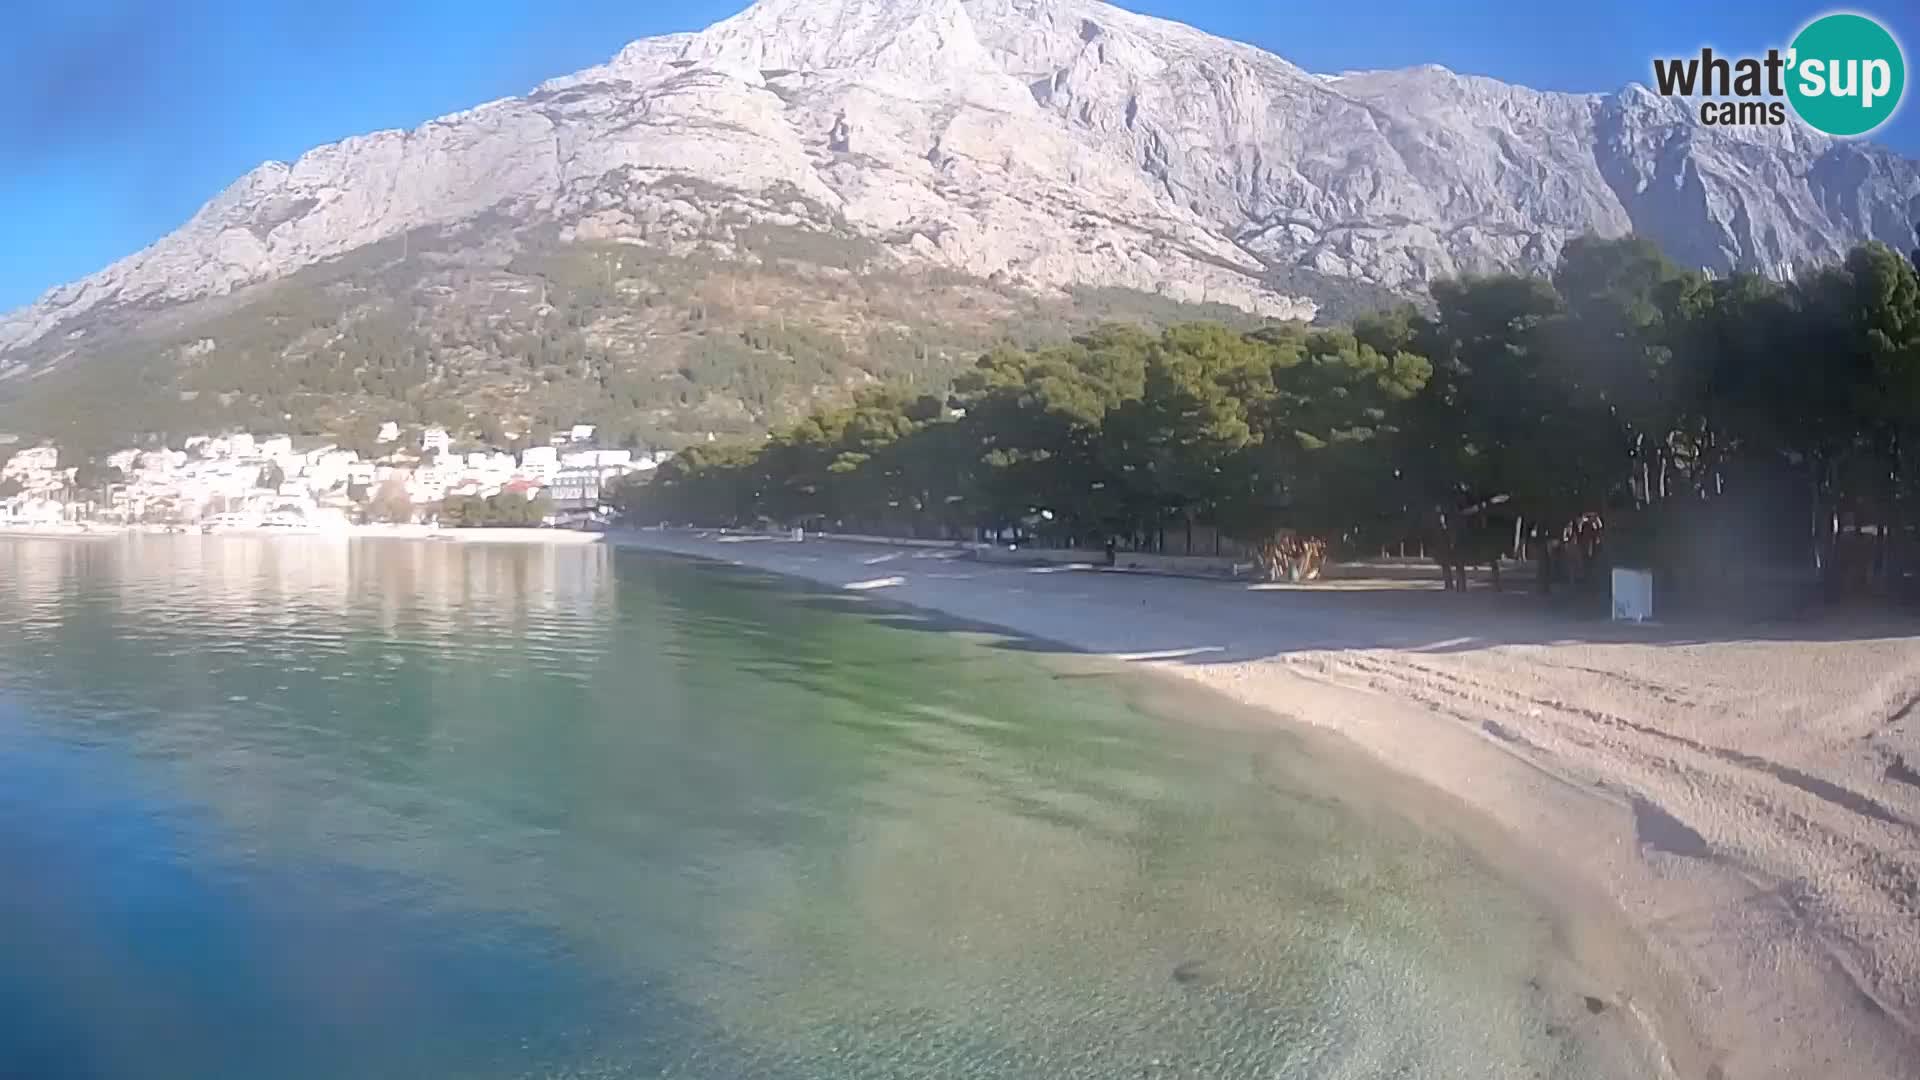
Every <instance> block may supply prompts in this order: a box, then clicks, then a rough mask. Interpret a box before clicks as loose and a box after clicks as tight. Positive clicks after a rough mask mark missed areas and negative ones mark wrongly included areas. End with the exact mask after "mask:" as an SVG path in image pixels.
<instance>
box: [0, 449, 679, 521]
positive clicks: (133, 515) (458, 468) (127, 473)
mask: <svg viewBox="0 0 1920 1080" xmlns="http://www.w3.org/2000/svg"><path fill="white" fill-rule="evenodd" d="M388 426H393V427H397V425H388ZM591 431H592V428H591V426H590V425H576V426H574V428H573V429H572V431H571V432H569V434H570V435H572V434H580V433H583V432H585V433H587V434H588V438H589V439H590V438H591ZM382 434H383V435H384V434H386V432H385V431H384V429H383V431H382ZM380 443H381V446H380V448H381V450H384V451H387V452H386V453H385V454H384V455H383V456H380V457H377V458H371V459H370V458H364V457H362V456H361V455H360V454H359V453H358V452H356V451H353V450H347V449H343V448H341V447H339V446H338V445H335V444H333V443H330V442H324V441H318V440H314V441H312V442H311V443H310V444H302V443H301V442H298V441H296V440H295V439H293V438H292V437H290V436H287V435H281V434H267V435H258V434H253V433H248V432H226V433H220V434H207V435H195V436H193V437H191V438H188V439H186V440H185V441H184V442H183V443H182V444H181V446H180V448H179V449H171V448H161V449H138V448H127V449H122V450H118V451H115V452H113V453H111V454H108V455H106V456H104V457H102V458H100V459H98V461H97V462H91V463H88V464H87V466H86V468H85V469H84V470H83V468H82V467H81V465H79V464H77V463H74V464H69V463H63V461H62V458H61V454H60V451H59V450H58V449H57V448H55V447H52V446H32V447H24V448H18V449H15V450H14V451H13V453H12V454H11V456H9V457H8V458H7V459H6V461H5V463H4V464H0V525H13V526H20V525H26V526H38V525H57V524H61V523H67V522H99V523H104V524H118V525H140V524H146V525H160V526H167V525H176V526H191V525H197V524H200V523H203V522H206V521H209V520H213V519H216V518H217V519H220V520H222V521H228V520H265V519H268V518H273V519H274V520H277V521H285V522H298V523H306V524H312V525H317V526H322V527H325V526H327V525H330V524H347V523H351V522H357V521H363V520H368V519H369V518H370V517H372V516H375V511H374V506H373V504H374V501H375V500H376V498H378V497H379V496H380V495H381V493H383V492H387V493H393V492H402V493H404V496H405V501H404V503H401V504H398V506H396V505H395V499H394V498H393V497H392V495H391V494H389V496H388V497H387V498H386V499H385V500H384V505H382V506H381V507H380V509H379V511H378V517H379V519H380V520H387V521H391V520H397V519H411V520H414V521H422V522H426V521H432V520H434V519H435V517H436V515H437V513H438V511H439V507H440V504H441V503H442V502H444V501H445V500H446V499H447V498H449V497H450V496H456V495H458V496H473V497H478V498H483V499H484V498H493V497H496V496H499V495H502V494H514V495H522V496H524V497H526V498H529V499H533V498H537V497H539V496H540V495H542V494H545V495H547V496H549V498H551V499H552V500H553V501H554V502H555V503H556V505H564V506H565V507H566V508H568V509H575V510H577V509H582V508H588V509H590V508H591V507H592V506H593V505H597V503H598V501H599V500H600V499H601V498H602V497H603V496H604V495H605V494H606V492H607V490H608V489H609V488H610V487H611V486H612V484H613V483H615V482H616V481H618V480H619V479H620V478H621V477H624V476H628V475H631V474H635V473H645V472H648V471H651V470H653V469H655V468H658V467H659V465H660V463H661V462H663V461H665V460H666V459H667V458H668V457H670V456H671V455H669V454H658V453H656V454H645V453H643V454H635V453H634V452H633V451H631V450H625V449H612V448H602V447H597V446H593V445H591V443H590V442H573V441H570V442H568V443H567V444H566V445H565V447H564V448H562V447H554V446H532V447H528V448H526V449H525V450H523V451H522V452H521V453H520V454H518V455H517V456H516V455H515V454H512V453H509V452H506V451H504V450H500V449H497V448H492V447H485V448H481V447H475V448H467V449H465V451H464V452H456V446H455V444H454V440H453V439H452V437H451V436H450V435H449V434H448V432H447V431H446V430H445V429H444V428H428V429H426V431H425V432H423V433H422V435H421V440H420V447H421V453H419V454H415V453H413V452H411V451H410V450H409V449H408V448H406V447H405V446H402V445H399V444H398V440H397V437H396V438H395V439H388V440H380ZM428 451H437V452H435V453H428Z"/></svg>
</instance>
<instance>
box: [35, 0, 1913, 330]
mask: <svg viewBox="0 0 1920 1080" xmlns="http://www.w3.org/2000/svg"><path fill="white" fill-rule="evenodd" d="M745 2H746V0H676V2H674V3H660V2H658V0H324V2H314V0H270V2H267V3H261V2H259V0H168V2H165V3H153V2H152V0H54V2H49V3H33V2H28V3H21V4H15V5H7V6H5V9H0V311H5V310H9V309H11V308H14V307H17V306H19V305H21V304H24V303H27V302H28V301H30V300H32V299H33V298H34V297H35V296H37V295H38V294H39V293H40V292H42V291H44V290H45V289H47V288H49V287H51V286H53V285H57V284H60V283H62V282H65V281H69V280H72V279H73V278H76V277H80V276H82V275H85V274H87V273H90V272H92V271H94V270H97V269H99V268H101V267H103V266H105V265H106V264H108V263H110V262H112V261H113V260H114V259H117V258H119V257H121V256H123V255H127V254H130V253H131V252H133V251H135V250H138V249H139V248H141V247H143V246H145V245H146V244H149V243H151V242H152V241H154V240H155V239H157V238H159V237H160V236H162V235H164V234H165V233H166V232H168V231H169V230H171V229H173V228H174V227H176V226H178V225H180V224H181V223H182V222H184V221H185V220H186V219H187V218H189V217H191V216H192V214H193V212H194V211H195V210H196V209H198V208H199V206H200V204H201V203H203V202H205V201H206V200H207V199H209V198H211V197H212V196H213V195H214V194H215V193H217V192H218V191H219V190H220V189H221V188H223V187H225V186H226V185H227V184H228V183H230V182H231V181H233V180H234V179H235V178H236V177H238V176H240V175H241V174H242V173H244V172H246V171H247V170H248V169H251V168H253V167H254V166H255V165H258V164H259V163H260V162H262V161H266V160H274V159H277V160H283V161H287V160H292V159H293V158H295V157H297V156H299V155H300V153H301V152H302V151H304V150H307V149H309V148H310V147H313V146H315V145H318V144H321V143H326V142H332V141H334V140H336V139H340V138H344V137H345V136H348V135H353V134H358V133H361V132H366V131H372V130H377V129H380V128H391V127H411V126H414V125H416V124H418V123H420V122H422V121H425V120H428V119H431V118H433V117H435V116H438V115H441V114H443V113H447V112H452V111H455V110H458V109H462V108H465V107H467V106H470V105H475V104H478V103H480V102H482V101H486V100H490V99H493V98H498V97H505V96H508V95H512V94H518V93H523V92H525V91H526V90H528V89H530V88H531V87H532V86H533V85H534V84H536V83H538V82H540V81H541V80H543V79H546V78H549V77H552V76H555V75H560V74H564V73H566V72H569V71H574V70H577V69H579V68H582V67H586V66H589V65H592V64H596V63H599V62H601V61H603V60H605V59H606V58H608V57H610V56H611V55H613V53H615V52H617V51H618V50H619V48H620V47H621V46H622V45H624V44H625V43H626V42H628V41H631V40H633V39H634V38H639V37H646V36H649V35H652V34H660V33H669V32H672V31H677V30H694V29H699V28H700V27H702V26H705V25H707V24H708V23H711V22H713V21H715V20H717V19H720V18H723V17H725V16H727V15H729V14H732V13H733V12H734V11H736V10H738V9H739V8H741V7H744V6H745ZM1124 6H1126V7H1130V8H1133V9H1134V10H1137V11H1143V12H1146V13H1149V14H1153V15H1161V16H1165V17H1167V18H1174V19H1179V20H1181V21H1184V22H1189V23H1192V24H1194V25H1196V26H1199V27H1201V28H1202V29H1205V30H1208V31H1211V32H1213V33H1216V34H1221V35H1223V36H1227V37H1233V38H1238V39H1241V40H1243V41H1248V42H1252V43H1254V44H1256V45H1259V46H1261V47H1263V48H1266V49H1269V50H1271V51H1273V52H1276V53H1279V54H1280V55H1282V56H1285V57H1287V58H1288V59H1290V60H1292V61H1293V62H1295V63H1297V64H1299V65H1301V66H1303V67H1306V68H1308V69H1310V70H1314V71H1329V72H1331V71H1340V70H1347V69H1355V68H1380V67H1405V66H1410V65H1414V64H1423V63H1439V64H1444V65H1446V66H1448V67H1450V68H1453V69H1454V70H1456V71H1462V72H1469V73H1473V74H1483V75H1492V76H1495V77H1497V78H1501V79H1506V80H1509V81H1512V82H1518V83H1523V84H1526V85H1529V86H1535V87H1540V88H1543V89H1552V90H1573V91H1606V90H1614V89H1617V88H1619V87H1620V86H1622V85H1624V84H1626V83H1628V82H1632V81H1640V82H1648V81H1651V72H1650V65H1651V60H1652V58H1653V57H1655V56H1670V55H1671V56H1680V55H1685V54H1687V53H1688V52H1694V51H1697V50H1698V49H1699V47H1700V46H1701V45H1713V46H1714V47H1715V48H1716V49H1718V50H1723V51H1727V52H1730V53H1736V54H1743V53H1748V52H1758V51H1761V50H1763V49H1765V48H1766V47H1768V46H1772V45H1785V44H1786V42H1787V41H1788V39H1790V38H1791V36H1792V35H1793V33H1794V31H1795V30H1797V29H1798V28H1799V27H1800V26H1801V25H1803V24H1804V23H1805V22H1807V21H1808V20H1809V19H1810V18H1812V17H1813V16H1814V15H1817V14H1821V13H1823V12H1825V11H1828V10H1831V9H1832V5H1826V4H1817V3H1805V2H1792V0H1607V2H1603V3H1583V2H1580V0H1452V2H1448V3H1440V2H1436V0H1362V2H1359V3H1350V2H1345V0H1295V2H1290V3H1284V2H1277V0H1239V2H1232V0H1127V2H1126V3H1125V4H1124ZM1853 9H1854V10H1859V11H1863V12H1865V13H1867V14H1870V15H1874V16H1876V17H1878V18H1879V19H1880V20H1881V21H1882V22H1883V23H1885V24H1887V25H1889V26H1890V27H1892V28H1893V30H1894V33H1895V34H1896V35H1897V36H1898V37H1900V39H1901V40H1902V42H1903V43H1904V44H1905V46H1906V49H1907V53H1908V59H1909V62H1910V65H1911V64H1912V63H1916V62H1920V7H1917V6H1916V3H1915V0H1866V2H1863V3H1861V4H1858V5H1855V6H1854V8H1853ZM1908 74H1909V80H1910V81H1913V80H1914V79H1915V78H1917V77H1920V76H1916V74H1915V72H1913V71H1912V70H1911V68H1910V70H1909V73H1908ZM1908 98H1909V99H1910V100H1909V101H1908V104H1907V106H1906V107H1905V108H1904V109H1903V110H1902V112H1901V114H1900V116H1898V117H1896V118H1895V120H1894V121H1893V123H1892V124H1890V125H1889V126H1888V127H1886V128H1883V129H1882V130H1881V131H1880V132H1879V133H1878V134H1877V135H1876V138H1877V139H1878V140H1879V141H1881V142H1884V143H1887V144H1888V145H1891V146H1893V147H1894V148H1896V149H1898V150H1900V151H1901V152H1903V153H1905V154H1907V155H1909V156H1913V157H1920V105H1916V104H1915V99H1920V87H1916V88H1915V89H1914V90H1913V91H1911V92H1910V93H1909V94H1908Z"/></svg>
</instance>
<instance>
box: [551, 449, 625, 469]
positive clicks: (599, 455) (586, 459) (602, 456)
mask: <svg viewBox="0 0 1920 1080" xmlns="http://www.w3.org/2000/svg"><path fill="white" fill-rule="evenodd" d="M632 463H633V451H631V450H571V451H568V452H567V453H565V454H562V455H560V464H561V465H563V466H565V467H567V468H569V469H607V468H625V467H627V466H628V465H631V464H632Z"/></svg>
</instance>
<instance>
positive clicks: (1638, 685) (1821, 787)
mask: <svg viewBox="0 0 1920 1080" xmlns="http://www.w3.org/2000/svg"><path fill="white" fill-rule="evenodd" d="M613 539H614V542H615V543H617V544H619V545H620V546H631V547H640V548H648V549H654V550H659V551H667V552H673V553H678V554H683V555H690V556H695V557H700V558H707V559H718V560H723V561H728V562H732V563H736V564H739V565H743V566H748V567H754V568H758V569H762V570H767V571H771V572H775V573H780V574H786V575H791V576H795V577H799V578H804V579H807V580H810V581H813V582H816V583H819V584H822V585H826V586H829V587H833V588H836V589H840V590H844V591H846V592H847V593H848V594H849V595H853V596H864V597H870V598H874V599H875V600H881V601H886V602H890V603H897V604H906V605H911V606H914V607H920V608H926V609H931V610H935V611H939V612H943V613H945V614H948V615H951V616H953V617H956V618H959V619H963V620H967V621H969V622H975V623H979V624H984V625H990V626H994V627H999V628H1004V629H1006V630H1009V631H1013V632H1015V633H1017V634H1020V635H1025V636H1029V637H1032V638H1036V639H1042V640H1044V641H1046V642H1054V643H1059V644H1060V645H1061V646H1065V647H1068V648H1071V649H1074V650H1080V651H1085V652H1090V653H1096V654H1102V655H1106V656H1111V657H1115V658H1118V659H1120V660H1124V661H1130V662H1134V663H1138V664H1141V665H1146V666H1148V667H1151V668H1152V669H1155V670H1157V671H1161V672H1166V673H1169V674H1171V675H1174V676H1178V677H1179V678H1183V679H1190V680H1193V681H1194V682H1197V683H1199V684H1201V685H1204V686H1206V687H1209V688H1211V689H1213V690H1217V691H1220V692H1223V693H1224V694H1226V695H1228V696H1230V697H1231V698H1233V699H1236V700H1237V701H1239V702H1242V703H1245V704H1247V705H1252V706H1257V707H1259V708H1260V709H1263V710H1267V711H1268V712H1270V713H1272V714H1277V715H1278V716H1281V717H1284V718H1286V719H1287V720H1288V721H1291V722H1298V723H1303V724H1307V725H1312V726H1314V727H1318V728H1323V729H1327V730H1329V731H1332V732H1337V733H1338V734H1339V735H1341V736H1343V737H1344V738H1346V739H1348V740H1351V742H1352V743H1354V744H1356V745H1357V746H1358V747H1360V748H1361V749H1363V750H1364V751H1365V752H1367V753H1368V754H1370V755H1371V756H1373V757H1375V758H1377V759H1378V760H1379V761H1381V762H1383V763H1384V764H1385V765H1387V766H1388V767H1389V768H1390V769H1391V770H1394V771H1396V772H1398V773H1401V774H1404V775H1406V776H1410V777H1414V778H1417V779H1418V780H1420V781H1423V782H1424V783H1425V784H1427V785H1430V786H1431V787H1433V788H1437V789H1438V790H1439V791H1441V792H1444V793H1446V794H1448V795H1450V796H1451V797H1453V798H1456V799H1458V800H1459V801H1460V802H1462V803H1464V804H1465V805H1466V806H1467V807H1469V808H1471V810H1472V811H1475V812H1477V814H1478V815H1480V816H1483V817H1484V818H1485V819H1487V820H1488V821H1490V822H1491V823H1492V824H1493V825H1494V826H1495V827H1497V829H1498V831H1499V832H1500V833H1501V834H1502V835H1503V836H1504V837H1505V838H1506V840H1507V841H1508V842H1509V843H1510V844H1511V847H1512V851H1513V852H1514V854H1515V858H1514V860H1513V865H1514V866H1516V867H1520V868H1522V869H1521V870H1520V872H1526V871H1525V870H1524V868H1525V867H1527V866H1535V867H1538V868H1541V870H1542V876H1543V877H1554V878H1555V880H1559V881H1568V882H1572V883H1573V886H1574V887H1575V888H1577V889H1579V890H1580V891H1581V892H1582V893H1583V894H1585V895H1586V896H1588V897H1592V898H1596V899H1598V900H1600V901H1602V902H1604V903H1605V904H1606V905H1607V906H1608V908H1609V910H1610V911H1613V912H1617V913H1618V915H1619V917H1621V918H1622V919H1623V920H1624V922H1625V924H1626V925H1627V926H1629V927H1630V928H1631V930H1632V931H1633V933H1634V934H1635V936H1636V937H1637V938H1638V939H1639V940H1640V941H1641V942H1642V943H1643V944H1644V948H1645V950H1646V953H1647V955H1648V956H1649V957H1650V961H1651V964H1652V966H1653V968H1654V969H1656V971H1657V974H1658V979H1657V980H1656V981H1657V983H1658V987H1657V988H1650V987H1649V986H1648V985H1646V984H1640V985H1638V986H1636V987H1634V988H1628V987H1626V986H1622V987H1620V988H1618V990H1617V999H1616V1000H1617V1001H1618V1003H1619V1004H1621V1005H1623V1006H1624V1007H1627V1008H1630V1009H1634V1010H1635V1011H1636V1012H1638V1013H1641V1014H1643V1016H1644V1017H1645V1019H1646V1020H1647V1021H1648V1023H1649V1024H1650V1025H1652V1026H1654V1027H1656V1028H1657V1029H1659V1030H1660V1034H1661V1037H1662V1038H1663V1040H1665V1041H1666V1042H1668V1044H1669V1045H1670V1046H1671V1047H1673V1048H1674V1053H1673V1059H1674V1069H1675V1072H1676V1073H1677V1074H1679V1075H1683V1076H1685V1075H1699V1076H1707V1077H1725V1078H1746V1077H1842V1076H1845V1077H1860V1078H1866V1077H1914V1076H1920V1038H1916V1032H1917V1031H1920V718H1916V717H1915V716H1914V715H1913V714H1914V711H1915V708H1914V707H1915V704H1916V702H1920V638H1917V637H1915V636H1913V630H1914V627H1913V624H1912V623H1911V621H1909V620H1901V619H1898V618H1895V617H1891V616H1887V617H1876V618H1862V617H1859V616H1849V617H1844V618H1843V617H1838V616H1836V617H1832V618H1827V619H1820V620H1815V621H1810V622H1803V623H1793V624H1766V625H1754V624H1744V625H1733V624H1728V625H1709V624H1701V623H1688V624H1686V625H1683V626H1668V627H1659V626H1646V627H1635V626H1621V625H1614V624H1608V623H1605V622H1598V621H1590V620H1584V619H1574V618H1570V617H1562V616H1555V615H1552V614H1550V613H1547V612H1544V611H1542V610H1540V608H1539V607H1538V605H1537V603H1536V602H1533V601H1530V600H1529V599H1528V598H1526V597H1522V596H1515V595H1496V594H1493V593H1491V592H1486V591H1481V592H1476V593H1472V594H1469V595H1467V596H1464V597H1463V596H1459V595H1455V594H1448V593H1444V592H1441V591H1439V589H1438V583H1437V581H1435V582H1434V583H1432V584H1431V585H1422V584H1421V583H1419V582H1407V581H1384V580H1383V581H1380V582H1377V583H1375V584H1373V585H1372V586H1370V585H1369V584H1368V583H1367V582H1365V581H1355V580H1346V581H1341V582H1339V583H1337V585H1336V586H1334V587H1316V586H1257V585H1255V586H1250V585H1246V584H1241V583H1233V582H1224V581H1222V582H1213V581H1197V580H1183V579H1173V578H1166V577H1150V576H1146V575H1140V574H1127V573H1108V572H1102V571H1098V570H1095V569H1093V568H1091V567H1078V568H1060V567H1044V568H1041V567H1022V566H1009V565H996V564H987V563H982V562H978V561H975V560H973V559H970V558H967V557H966V555H965V553H963V552H960V551H955V550H942V549H923V548H913V549H910V548H889V547H881V546H876V545H869V544H850V543H840V542H831V541H821V540H808V541H805V542H801V543H795V542H792V541H791V540H784V539H773V538H764V537H745V536H727V535H719V534H708V533H695V532H660V531H646V532H638V533H621V534H618V535H617V536H616V537H614V538H613ZM1503 861H1505V860H1503ZM1549 868H1550V869H1551V873H1547V872H1546V871H1547V870H1548V869H1549ZM1573 932H1575V933H1577V932H1578V931H1577V930H1576V931H1573ZM1631 966H1632V964H1631V963H1627V962H1626V961H1625V959H1623V971H1622V974H1621V978H1622V979H1627V978H1629V977H1630V975H1629V974H1628V973H1627V972H1626V971H1625V970H1624V969H1625V968H1627V967H1631ZM1636 994H1637V995H1639V999H1638V1000H1635V995H1636ZM1676 1027H1681V1028H1684V1029H1685V1030H1674V1028H1676Z"/></svg>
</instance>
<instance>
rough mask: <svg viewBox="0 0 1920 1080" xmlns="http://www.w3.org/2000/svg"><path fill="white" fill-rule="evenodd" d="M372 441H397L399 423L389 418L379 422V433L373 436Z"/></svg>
mask: <svg viewBox="0 0 1920 1080" xmlns="http://www.w3.org/2000/svg"><path fill="white" fill-rule="evenodd" d="M373 441H374V442H377V443H390V442H399V441H400V425H399V424H396V423H394V422H393V421H391V420H388V421H387V422H385V423H383V424H381V425H380V433H379V434H377V435H375V436H374V437H373Z"/></svg>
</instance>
